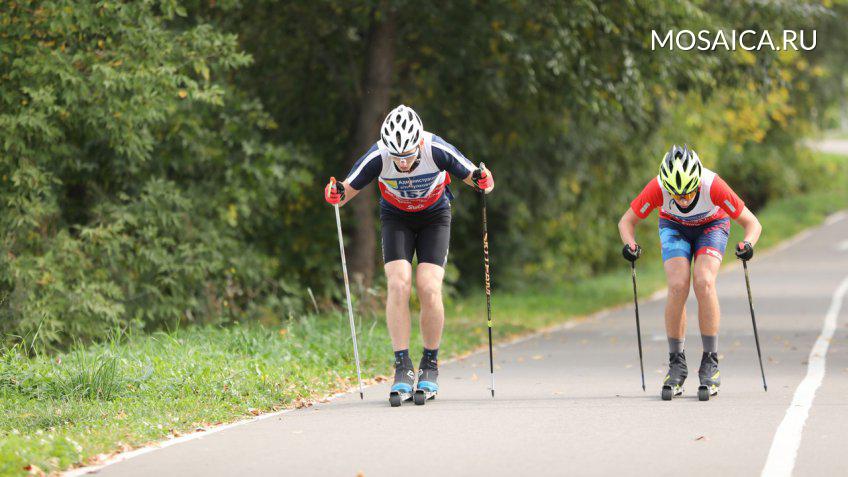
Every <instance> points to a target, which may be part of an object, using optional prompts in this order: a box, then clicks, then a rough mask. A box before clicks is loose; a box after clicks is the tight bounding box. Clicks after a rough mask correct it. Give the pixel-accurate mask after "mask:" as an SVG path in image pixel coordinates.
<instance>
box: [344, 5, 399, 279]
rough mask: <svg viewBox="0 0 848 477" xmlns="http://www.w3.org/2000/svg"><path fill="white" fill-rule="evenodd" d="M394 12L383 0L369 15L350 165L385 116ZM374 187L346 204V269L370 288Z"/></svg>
mask: <svg viewBox="0 0 848 477" xmlns="http://www.w3.org/2000/svg"><path fill="white" fill-rule="evenodd" d="M395 21H396V20H395V11H394V9H393V8H391V6H390V2H389V1H387V0H383V1H381V2H380V6H379V7H378V8H376V9H375V10H374V11H373V12H372V14H371V28H370V31H369V33H368V53H367V55H368V56H367V58H366V62H365V71H364V73H363V75H362V92H363V95H362V100H361V103H360V106H359V115H358V118H357V121H356V128H355V131H354V134H353V137H352V138H351V153H350V156H349V157H350V158H351V165H352V164H353V162H355V161H356V159H358V158H359V156H361V155H362V154H364V153H365V151H367V150H368V148H369V147H371V145H372V144H373V143H374V142H375V141H376V140H377V138H378V137H379V131H380V124H381V122H382V121H383V118H384V116H385V115H386V114H387V113H388V108H389V94H390V92H391V83H392V65H393V63H394V59H395V35H396V24H395ZM375 187H376V186H375V185H373V184H371V185H368V186H367V187H365V188H364V189H363V190H362V191H360V193H359V195H358V196H357V198H356V200H354V201H352V202H351V203H350V207H351V209H353V215H354V217H355V220H354V221H353V226H354V228H353V243H352V250H351V254H350V257H351V260H350V268H351V272H352V274H353V276H354V281H355V282H359V283H362V285H363V286H366V287H369V286H371V284H372V282H373V280H374V268H375V265H376V253H375V252H376V248H377V238H376V232H375V227H374V211H375V207H374V202H375V200H376V194H375V193H374V190H375Z"/></svg>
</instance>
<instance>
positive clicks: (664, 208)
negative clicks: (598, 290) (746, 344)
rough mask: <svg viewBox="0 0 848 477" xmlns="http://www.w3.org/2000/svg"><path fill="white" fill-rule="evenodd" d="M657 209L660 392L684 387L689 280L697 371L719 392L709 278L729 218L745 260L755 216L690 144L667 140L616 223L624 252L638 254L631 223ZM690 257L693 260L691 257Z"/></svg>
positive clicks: (755, 233) (630, 256) (756, 229)
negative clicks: (664, 291)
mask: <svg viewBox="0 0 848 477" xmlns="http://www.w3.org/2000/svg"><path fill="white" fill-rule="evenodd" d="M655 208H659V209H660V223H659V233H660V241H661V243H662V258H663V266H664V268H665V274H666V278H667V279H668V301H667V302H666V306H665V328H666V334H667V335H668V346H669V372H668V374H666V377H665V381H664V382H663V387H664V388H665V390H664V392H663V399H666V398H667V399H671V397H673V396H679V395H681V394H682V393H683V382H684V381H685V380H686V376H687V374H688V369H687V367H686V355H685V354H684V351H683V346H684V341H685V336H686V298H687V297H688V296H689V283H690V279H691V280H692V282H693V284H694V289H695V296H696V297H697V299H698V325H699V326H700V329H701V340H702V342H703V346H704V352H703V354H702V355H701V366H700V369H699V370H698V378H699V379H700V384H701V386H706V388H707V389H708V390H709V393H710V394H711V395H714V394H716V393H717V392H718V387H719V385H720V384H721V379H720V375H719V371H718V342H717V340H718V328H719V321H720V314H719V304H718V296H717V295H716V290H715V280H716V276H717V275H718V269H719V266H720V265H721V260H722V256H723V254H724V249H725V246H726V245H727V237H728V232H729V231H730V219H733V220H736V221H737V222H738V223H739V224H740V225H742V227H743V228H744V229H745V238H744V240H743V241H742V242H739V243H738V244H737V246H736V255H737V256H738V257H739V258H740V259H742V260H749V259H750V258H751V257H752V256H753V255H754V245H755V244H756V243H757V240H758V239H759V237H760V232H761V231H762V227H761V226H760V222H759V221H758V220H757V218H756V217H755V216H754V214H753V213H751V211H750V210H748V208H747V207H745V203H744V202H742V200H741V199H740V198H739V196H738V195H736V193H735V192H733V190H732V189H731V188H730V187H729V186H728V185H727V184H726V183H725V182H724V181H723V180H722V179H721V177H719V176H718V175H717V174H716V173H715V172H713V171H711V170H709V169H706V168H704V167H703V166H702V165H701V161H700V159H699V158H698V154H696V153H695V151H693V150H691V149H689V147H688V146H684V147H679V146H676V145H675V146H672V147H671V150H669V152H668V153H666V155H665V156H664V157H663V160H662V163H661V164H660V173H659V175H658V176H657V177H656V178H654V179H651V180H650V181H649V182H648V185H646V186H645V188H644V189H643V190H642V193H641V194H639V196H638V197H636V199H634V200H633V202H631V203H630V208H628V209H627V212H626V213H625V214H624V216H623V217H622V218H621V221H620V222H619V223H618V230H619V233H620V234H621V240H622V241H623V242H624V250H623V254H624V258H626V259H627V260H630V261H631V262H633V261H636V259H638V258H639V255H640V253H641V248H640V247H639V245H638V244H637V243H636V238H635V229H636V224H637V223H638V222H639V221H640V220H642V219H645V218H647V217H648V215H650V214H651V211H652V210H654V209H655ZM693 260H694V262H695V263H694V266H693V265H692V261H693Z"/></svg>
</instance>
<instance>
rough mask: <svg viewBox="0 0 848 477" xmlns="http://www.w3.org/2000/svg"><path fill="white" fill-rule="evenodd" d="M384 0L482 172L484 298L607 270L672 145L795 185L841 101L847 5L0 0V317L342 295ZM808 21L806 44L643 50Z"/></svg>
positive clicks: (65, 329)
mask: <svg viewBox="0 0 848 477" xmlns="http://www.w3.org/2000/svg"><path fill="white" fill-rule="evenodd" d="M386 8H392V9H393V10H392V18H393V19H394V21H396V22H397V25H396V27H397V40H396V41H397V44H396V45H395V46H396V50H395V51H396V55H395V56H396V57H395V59H394V64H393V68H392V70H393V71H394V77H393V80H392V84H391V88H392V102H393V103H400V102H404V103H406V104H409V105H411V106H413V107H414V108H416V110H417V111H418V112H419V113H420V115H421V116H422V118H423V120H424V122H425V128H426V129H428V130H430V131H433V132H435V133H437V134H439V135H440V136H442V137H444V138H446V139H447V140H448V141H450V142H451V143H453V144H455V145H456V146H457V147H459V149H460V150H462V151H463V152H464V153H465V154H466V155H467V156H468V157H469V158H470V159H471V160H472V161H474V162H485V163H486V164H487V165H488V166H489V167H490V168H491V169H492V170H493V171H494V174H495V177H496V179H497V180H498V187H497V191H496V193H495V194H494V195H493V196H492V197H491V200H490V218H489V227H490V237H491V242H492V244H491V250H492V260H493V269H494V270H495V282H494V285H495V286H496V287H498V286H505V285H506V284H509V285H511V286H512V285H520V284H523V283H534V282H535V281H538V280H540V279H541V280H550V279H551V277H554V278H555V279H579V278H580V277H584V276H587V275H588V274H591V273H595V272H597V271H600V270H604V269H607V268H609V267H612V266H615V265H616V264H618V260H619V258H618V256H617V254H618V249H619V247H618V237H617V234H616V232H615V230H616V229H615V223H616V221H617V220H618V217H619V216H620V215H621V213H622V212H623V211H624V209H625V208H626V206H627V204H628V203H629V200H630V199H631V198H632V197H633V196H634V195H635V194H636V193H637V192H638V191H639V190H640V188H641V187H642V186H643V185H644V183H645V182H647V180H649V178H650V177H652V176H653V175H654V174H655V171H656V166H657V163H658V162H659V159H660V157H661V155H662V154H663V152H664V151H665V150H666V149H667V147H668V145H669V144H670V143H671V142H686V143H689V144H691V145H693V146H694V147H695V148H696V149H697V150H698V151H699V152H700V154H701V157H702V159H703V160H704V162H705V164H706V165H707V167H710V168H713V169H715V170H717V171H718V172H719V173H720V174H722V175H723V176H725V177H726V178H727V179H728V181H729V182H730V183H731V185H732V186H733V187H734V188H736V189H737V190H738V191H739V192H740V193H741V195H742V196H743V198H744V199H745V200H746V201H747V203H748V204H749V205H751V206H752V207H754V208H756V207H759V206H761V205H762V204H764V203H766V202H767V201H769V200H771V199H772V198H774V197H777V196H779V195H783V194H785V193H787V192H793V191H803V190H805V189H806V188H809V187H810V185H811V184H812V183H813V182H814V181H815V180H816V178H817V177H819V176H818V175H819V174H821V171H820V170H819V169H818V168H817V166H816V165H815V164H812V163H811V162H810V161H809V160H808V158H807V157H806V156H805V155H804V153H803V151H802V150H801V149H800V148H798V146H797V144H798V141H799V139H800V138H803V137H804V136H805V135H807V134H809V132H810V131H811V126H812V124H813V121H816V122H818V123H821V124H823V123H825V122H827V114H828V113H823V111H830V110H831V109H832V104H833V103H834V102H835V99H838V96H840V95H841V96H842V97H844V96H845V93H844V90H845V88H844V84H845V78H844V64H845V54H844V48H841V43H840V42H841V41H842V40H841V38H842V36H844V35H843V34H842V33H841V30H844V28H841V25H842V24H843V23H844V19H845V16H846V10H845V4H844V2H822V3H821V4H820V3H816V2H803V3H792V2H731V1H721V2H702V1H685V2H676V1H674V2H673V1H668V2H648V1H646V0H629V1H624V2H599V1H589V0H578V1H572V2H536V1H532V2H531V1H529V0H510V1H506V0H500V1H491V2H480V1H477V0H461V1H455V2H448V3H444V4H438V5H436V4H431V3H426V2H424V3H422V2H409V1H398V2H379V1H376V0H375V1H367V2H354V3H351V2H341V1H338V0H320V1H311V2H306V1H288V2H279V1H272V0H260V1H255V2H239V1H236V0H227V1H221V0H218V1H210V0H191V1H183V2H180V1H177V0H142V1H137V2H129V1H99V2H78V1H71V0H54V1H42V2H36V1H18V2H6V3H5V4H4V9H3V11H2V12H0V40H2V41H0V140H2V143H0V179H2V187H0V201H2V204H3V213H2V214H0V240H2V244H3V246H4V250H3V254H2V256H0V320H2V321H0V331H2V332H4V333H5V334H6V335H11V336H17V337H18V338H14V339H24V340H27V341H28V342H30V343H40V344H47V345H53V344H61V343H65V342H67V341H68V340H69V339H72V338H73V337H81V338H97V337H100V336H103V335H104V334H105V333H107V332H108V330H109V329H110V328H112V327H115V326H120V327H133V328H139V329H153V328H161V327H174V326H179V325H180V324H182V323H184V322H197V321H213V322H214V321H228V320H239V319H244V320H251V319H256V318H257V317H269V316H278V317H279V316H286V315H287V314H289V313H293V312H296V311H297V310H298V308H299V306H300V303H301V301H302V300H303V299H304V298H305V296H306V294H305V293H304V291H305V290H306V289H307V287H311V288H313V289H315V291H316V292H317V293H318V294H319V295H323V296H324V297H330V298H332V297H333V296H338V295H334V294H336V293H337V288H336V284H337V283H338V277H337V276H336V273H337V269H338V266H337V265H336V260H337V259H336V252H335V251H336V250H337V248H336V247H337V244H336V243H335V240H336V237H335V234H334V233H332V230H333V226H334V224H333V217H332V214H331V213H330V212H329V210H328V208H327V207H326V204H324V203H323V202H322V201H321V196H320V190H321V184H322V183H323V182H324V181H325V180H326V179H327V178H329V176H331V175H335V176H337V177H338V176H342V175H343V174H344V173H345V171H346V170H347V167H348V165H349V164H350V161H351V160H352V157H351V152H350V149H351V143H352V138H353V136H354V128H355V127H356V124H357V119H358V118H359V115H360V113H361V111H360V109H361V104H362V103H361V100H362V98H363V96H364V95H365V92H366V91H365V89H366V88H367V85H366V83H365V81H364V78H365V77H366V74H365V73H366V72H365V71H364V68H365V67H366V58H367V54H368V49H369V34H370V32H372V31H373V29H372V26H373V23H374V22H375V21H380V20H381V19H385V18H386V16H385V15H386V11H385V9H386ZM817 27H821V28H822V31H828V32H831V33H832V35H831V36H828V37H825V36H823V35H822V32H821V31H820V32H819V38H818V40H819V47H818V49H817V50H816V51H815V52H811V53H807V52H797V53H795V52H775V51H768V50H762V51H758V52H747V51H735V52H728V51H721V50H719V51H715V52H699V51H668V50H657V51H652V50H651V44H650V32H651V31H652V30H657V31H660V32H663V31H667V30H669V29H673V30H680V29H690V30H694V31H698V30H700V29H708V30H711V31H716V30H719V29H731V28H735V29H738V30H741V29H745V28H751V29H755V30H763V29H771V30H779V29H781V28H794V29H797V28H808V29H812V28H817ZM843 102H844V101H843ZM375 140H376V138H375ZM455 184H457V185H456V186H455V193H456V195H457V196H458V199H457V201H456V203H455V206H454V212H455V219H454V225H453V228H454V231H453V235H454V237H453V239H452V244H451V264H450V270H449V274H448V276H449V277H451V278H450V280H451V282H452V284H453V285H455V286H456V287H457V288H459V289H467V288H470V287H472V286H476V285H477V284H479V283H480V280H481V278H480V276H479V274H480V268H481V267H480V244H479V241H478V235H479V220H478V209H477V198H476V195H475V194H474V193H473V192H471V191H470V190H467V189H464V186H462V185H461V184H459V182H458V181H457V182H455ZM373 211H374V213H375V214H376V212H377V206H376V204H374V208H373ZM345 212H346V213H347V211H345ZM346 218H347V219H349V218H350V217H349V216H346ZM345 223H346V227H347V228H348V230H351V229H352V228H356V227H358V226H359V225H358V224H357V223H351V221H350V220H346V222H345ZM499 251H500V252H499ZM506 251H509V253H506ZM357 252H358V251H357V250H356V249H353V250H350V251H349V253H351V254H356V253H357ZM377 265H378V264H376V263H375V264H374V266H375V267H376V266H377Z"/></svg>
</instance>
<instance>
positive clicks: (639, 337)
mask: <svg viewBox="0 0 848 477" xmlns="http://www.w3.org/2000/svg"><path fill="white" fill-rule="evenodd" d="M630 272H631V273H630V274H631V276H632V277H633V305H634V307H635V308H636V339H637V340H638V342H639V369H640V370H641V371H642V391H645V365H644V364H643V362H642V327H641V326H640V325H639V298H638V296H637V294H636V262H630Z"/></svg>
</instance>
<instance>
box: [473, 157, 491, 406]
mask: <svg viewBox="0 0 848 477" xmlns="http://www.w3.org/2000/svg"><path fill="white" fill-rule="evenodd" d="M485 167H486V165H485V164H483V163H482V162H481V163H480V168H479V169H477V170H476V171H474V173H473V178H474V179H475V183H476V182H478V181H479V180H480V178H481V177H482V175H483V169H484V168H485ZM480 193H481V194H480V195H482V196H483V274H484V279H485V286H486V324H487V325H488V328H489V374H490V375H491V389H492V397H495V359H494V355H493V352H492V280H491V276H490V274H489V225H488V222H487V220H486V191H485V189H480Z"/></svg>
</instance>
